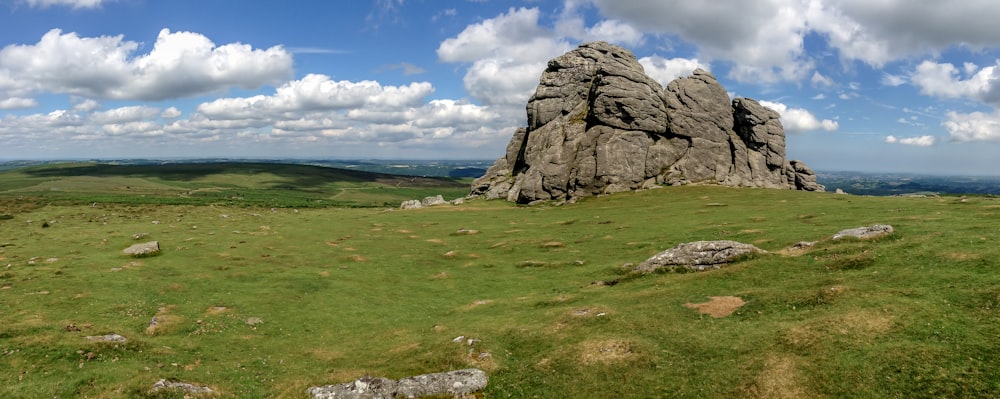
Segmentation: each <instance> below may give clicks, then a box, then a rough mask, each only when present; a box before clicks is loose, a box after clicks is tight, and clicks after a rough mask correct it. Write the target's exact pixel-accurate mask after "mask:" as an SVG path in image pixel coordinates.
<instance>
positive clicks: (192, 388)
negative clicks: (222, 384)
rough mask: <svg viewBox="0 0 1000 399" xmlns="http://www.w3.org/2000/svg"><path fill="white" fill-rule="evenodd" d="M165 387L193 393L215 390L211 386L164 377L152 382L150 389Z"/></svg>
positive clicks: (156, 389) (153, 390) (160, 389)
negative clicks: (170, 379) (168, 379)
mask: <svg viewBox="0 0 1000 399" xmlns="http://www.w3.org/2000/svg"><path fill="white" fill-rule="evenodd" d="M165 389H168V390H178V391H183V392H185V393H187V394H193V395H201V394H211V393H213V392H215V391H214V390H213V389H212V388H209V387H206V386H200V385H194V384H190V383H186V382H179V381H167V380H165V379H161V380H159V381H157V382H156V383H154V384H153V387H152V388H151V389H150V391H152V392H154V393H155V392H159V391H162V390H165ZM185 397H187V395H185Z"/></svg>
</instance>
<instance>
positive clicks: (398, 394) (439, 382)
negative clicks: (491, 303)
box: [307, 369, 488, 399]
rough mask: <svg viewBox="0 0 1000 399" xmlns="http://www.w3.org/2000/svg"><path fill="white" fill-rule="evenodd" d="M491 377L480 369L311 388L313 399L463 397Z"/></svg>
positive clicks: (364, 378)
mask: <svg viewBox="0 0 1000 399" xmlns="http://www.w3.org/2000/svg"><path fill="white" fill-rule="evenodd" d="M487 382H488V377H487V376H486V372H484V371H482V370H479V369H464V370H455V371H448V372H444V373H433V374H422V375H418V376H414V377H407V378H403V379H400V380H398V381H397V380H391V379H388V378H381V377H361V378H358V379H357V380H354V381H353V382H348V383H344V384H336V385H326V386H320V387H312V388H309V389H308V390H307V392H308V393H309V394H310V395H312V397H313V398H314V399H344V398H347V399H392V398H420V397H427V396H436V397H440V396H452V397H463V396H466V395H469V394H473V393H475V392H478V391H481V390H483V388H486V383H487Z"/></svg>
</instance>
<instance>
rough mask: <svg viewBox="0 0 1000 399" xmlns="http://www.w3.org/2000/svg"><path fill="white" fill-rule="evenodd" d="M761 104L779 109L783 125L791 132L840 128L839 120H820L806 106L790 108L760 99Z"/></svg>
mask: <svg viewBox="0 0 1000 399" xmlns="http://www.w3.org/2000/svg"><path fill="white" fill-rule="evenodd" d="M760 104H761V105H763V106H765V107H768V108H771V109H773V110H775V111H778V114H781V125H782V126H784V128H785V131H787V132H790V133H800V132H807V131H811V130H820V129H822V130H825V131H828V132H833V131H836V130H837V129H839V128H840V124H838V123H837V121H834V120H830V119H823V120H819V119H818V118H816V116H815V115H813V114H812V112H809V111H808V110H806V109H804V108H789V107H788V106H787V105H785V104H782V103H780V102H774V101H760Z"/></svg>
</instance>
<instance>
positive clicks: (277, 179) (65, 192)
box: [0, 163, 469, 208]
mask: <svg viewBox="0 0 1000 399" xmlns="http://www.w3.org/2000/svg"><path fill="white" fill-rule="evenodd" d="M468 183H469V182H468V181H459V180H455V179H446V178H424V177H411V176H396V175H388V174H381V173H370V172H362V171H355V170H346V169H334V168H326V167H319V166H309V165H286V164H272V163H204V164H167V165H109V164H98V163H69V164H57V165H45V166H37V167H30V168H23V169H17V170H13V171H5V172H3V173H0V194H6V195H20V196H36V197H37V196H41V197H44V199H45V200H47V201H55V202H60V203H79V204H86V203H94V202H99V203H119V204H155V205H206V204H209V205H224V206H250V207H285V208H325V207H385V206H392V207H395V206H399V204H400V203H401V202H402V201H405V200H409V199H420V198H424V197H426V196H430V195H439V194H440V195H444V196H445V197H446V198H448V199H453V198H458V197H462V196H464V195H465V194H467V193H468V188H469V184H468Z"/></svg>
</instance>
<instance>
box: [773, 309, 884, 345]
mask: <svg viewBox="0 0 1000 399" xmlns="http://www.w3.org/2000/svg"><path fill="white" fill-rule="evenodd" d="M894 324H895V323H894V321H893V317H892V316H891V315H889V314H886V313H884V312H881V311H876V310H864V309H862V310H853V311H849V312H846V313H842V314H836V315H831V316H828V317H825V318H820V319H818V320H815V321H811V322H808V323H805V324H803V325H797V326H794V327H792V328H789V329H788V330H786V331H785V333H784V334H782V339H783V340H784V341H785V343H786V344H788V345H790V346H792V347H796V348H809V347H812V346H816V345H818V344H821V343H824V342H830V341H832V340H834V339H836V338H846V339H850V340H852V341H855V342H863V341H867V340H871V339H874V338H877V337H880V336H882V335H884V334H885V333H888V332H889V331H890V330H892V327H893V326H894Z"/></svg>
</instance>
